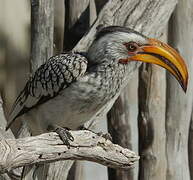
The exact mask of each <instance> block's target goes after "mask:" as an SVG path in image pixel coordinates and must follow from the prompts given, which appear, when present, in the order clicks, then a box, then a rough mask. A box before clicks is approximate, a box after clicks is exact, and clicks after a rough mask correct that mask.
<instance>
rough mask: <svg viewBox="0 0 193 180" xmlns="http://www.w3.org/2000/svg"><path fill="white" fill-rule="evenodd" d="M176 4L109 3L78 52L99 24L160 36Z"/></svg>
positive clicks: (171, 0)
mask: <svg viewBox="0 0 193 180" xmlns="http://www.w3.org/2000/svg"><path fill="white" fill-rule="evenodd" d="M175 4H176V0H164V1H163V0H160V1H158V0H156V1H148V0H143V1H139V0H138V1H136V0H131V1H127V0H122V1H119V0H112V1H109V2H108V3H107V4H106V5H105V6H104V8H103V10H101V13H100V15H99V18H98V20H97V21H96V23H95V25H94V26H93V27H92V28H91V30H90V32H89V33H88V34H87V35H86V36H85V37H84V38H83V39H82V40H81V41H80V42H79V43H78V45H77V46H76V50H86V49H87V48H88V46H89V45H90V44H91V42H92V40H93V38H94V34H95V32H96V27H97V26H98V25H99V24H103V25H112V24H114V25H126V26H129V27H131V28H135V29H137V30H139V31H141V32H143V33H145V34H147V35H149V34H152V33H153V34H154V33H155V34H156V35H159V34H160V32H161V31H162V30H163V28H164V25H165V24H166V22H167V20H168V18H169V15H170V14H171V12H172V10H173V7H174V5H175ZM44 57H46V56H44ZM34 69H35V68H34ZM104 113H106V111H104ZM12 141H13V140H12Z"/></svg>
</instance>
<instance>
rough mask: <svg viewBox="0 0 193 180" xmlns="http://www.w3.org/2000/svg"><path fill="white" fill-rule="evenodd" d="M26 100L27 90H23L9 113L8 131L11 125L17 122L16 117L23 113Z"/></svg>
mask: <svg viewBox="0 0 193 180" xmlns="http://www.w3.org/2000/svg"><path fill="white" fill-rule="evenodd" d="M25 100H26V94H25V91H22V92H21V93H20V95H19V96H18V97H17V99H16V100H15V102H14V104H13V106H12V108H11V111H10V113H9V117H8V123H7V126H6V129H5V130H6V131H7V130H8V129H9V128H10V127H11V125H12V124H13V123H14V122H15V120H16V118H17V117H18V116H20V115H21V114H22V111H23V110H24V105H23V102H25Z"/></svg>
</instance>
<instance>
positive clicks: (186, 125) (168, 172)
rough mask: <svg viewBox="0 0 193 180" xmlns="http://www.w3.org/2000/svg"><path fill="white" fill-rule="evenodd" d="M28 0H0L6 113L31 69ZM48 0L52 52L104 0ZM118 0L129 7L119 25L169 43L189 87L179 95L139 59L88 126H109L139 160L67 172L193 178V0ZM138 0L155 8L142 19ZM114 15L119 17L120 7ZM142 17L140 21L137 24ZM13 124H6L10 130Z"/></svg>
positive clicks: (73, 36) (83, 28) (78, 31)
mask: <svg viewBox="0 0 193 180" xmlns="http://www.w3.org/2000/svg"><path fill="white" fill-rule="evenodd" d="M50 1H51V0H50ZM35 2H38V1H35V0H31V1H26V0H15V1H13V0H0V91H1V94H2V96H3V100H4V103H5V115H7V113H8V111H9V110H10V107H11V105H12V103H13V102H14V100H15V98H16V96H17V95H18V93H19V91H20V90H21V89H22V88H23V87H24V85H25V82H26V81H27V79H28V78H29V76H30V61H31V59H33V58H32V56H31V43H32V42H31V3H35ZM52 2H53V6H54V12H53V13H54V29H53V31H54V38H53V45H51V46H52V48H53V53H52V50H51V51H50V53H51V55H52V54H58V53H60V52H62V51H68V50H71V49H72V48H73V47H74V46H75V45H76V43H77V42H78V41H79V40H80V39H81V37H82V36H83V35H84V34H85V33H86V32H87V31H88V30H89V27H90V26H91V25H92V24H93V23H94V22H95V20H96V18H97V16H98V15H99V12H100V11H101V9H102V7H103V6H104V5H105V3H106V2H107V0H95V1H94V0H82V1H80V0H65V1H64V0H55V1H52ZM121 2H122V6H126V7H127V6H128V7H129V6H131V7H132V8H133V9H132V10H131V12H130V16H129V17H128V19H127V21H126V20H125V22H124V23H122V22H121V18H120V19H119V20H120V23H122V25H125V26H129V27H131V28H134V29H136V30H138V31H140V32H145V34H146V35H149V36H151V37H157V38H159V39H162V40H163V41H165V42H168V43H169V44H170V45H171V46H173V47H174V48H176V49H178V51H180V53H181V54H182V56H183V57H184V58H185V59H186V60H187V64H188V67H189V74H190V81H189V87H188V91H187V94H186V95H185V94H184V93H183V92H182V91H181V89H180V88H179V86H178V84H177V83H176V81H175V80H174V79H173V78H172V77H171V76H170V75H168V74H166V73H165V71H163V70H162V69H160V68H158V67H157V66H150V65H143V66H142V67H141V68H140V69H139V70H138V71H136V72H135V73H134V75H133V78H132V79H131V81H130V83H129V85H128V87H126V89H125V91H124V92H123V93H122V95H121V96H120V97H119V98H118V100H117V101H116V103H115V105H114V107H113V108H112V110H111V111H110V112H109V113H108V115H107V117H106V116H105V117H104V119H105V120H102V121H100V122H98V123H97V124H96V126H95V130H96V131H103V132H107V129H108V130H109V131H110V133H111V135H112V137H113V141H114V143H118V144H120V145H122V146H123V147H127V148H130V149H132V150H133V151H135V152H136V153H138V154H139V155H140V157H141V159H140V162H139V164H136V165H135V168H134V169H131V170H129V171H120V170H112V169H108V170H107V168H106V167H104V166H101V165H98V164H95V163H90V162H76V163H75V164H74V165H73V168H72V169H71V171H70V173H69V177H68V179H69V180H72V179H75V180H90V179H92V180H95V179H96V180H106V179H109V180H137V179H139V180H191V179H192V180H193V140H192V139H193V117H192V102H193V83H192V75H193V73H192V72H193V63H192V60H193V51H192V49H193V0H179V1H177V0H166V1H163V0H162V1H161V0H160V1H158V0H154V1H148V0H141V1H134V0H127V1H124V0H123V1H117V4H121ZM159 2H160V3H162V4H160V3H159ZM143 3H146V4H148V3H149V6H148V8H152V9H154V8H155V9H156V8H157V6H159V7H160V9H159V10H158V11H156V12H153V13H152V15H149V14H148V13H147V12H148V8H146V9H145V10H144V14H145V15H146V18H150V19H151V21H148V23H149V24H148V25H147V22H146V21H145V18H144V17H142V16H141V17H140V15H141V14H140V13H141V11H142V10H143ZM64 4H65V5H64ZM171 4H172V5H171ZM176 4H177V6H175V5H176ZM170 6H171V7H170ZM162 7H163V8H162ZM172 11H173V13H172V15H171V12H172ZM159 13H162V14H168V17H167V19H169V21H168V23H165V24H163V25H162V26H163V27H161V25H160V27H161V30H160V29H159V28H157V27H159V26H156V29H155V32H153V31H154V28H155V27H154V26H153V24H156V23H155V22H154V18H153V16H155V17H157V16H158V14H159ZM117 14H118V15H119V16H120V17H121V15H122V12H121V11H120V12H118V13H117ZM128 14H129V13H128ZM170 15H171V17H170ZM130 17H131V18H130ZM143 18H144V21H143V22H144V24H143V25H141V24H140V23H141V21H140V20H141V19H143ZM162 18H163V19H162ZM123 19H124V18H123ZM133 19H138V20H137V22H140V23H137V22H136V20H133ZM165 19H166V17H165V16H164V15H163V16H160V18H159V20H160V22H165V21H166V20H165ZM156 21H158V19H156ZM113 23H114V24H119V22H116V21H113ZM148 29H150V30H148ZM40 61H43V60H40ZM16 129H17V128H16V127H15V128H13V131H14V133H15V134H16V132H17V131H16Z"/></svg>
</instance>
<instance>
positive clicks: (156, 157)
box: [109, 0, 177, 180]
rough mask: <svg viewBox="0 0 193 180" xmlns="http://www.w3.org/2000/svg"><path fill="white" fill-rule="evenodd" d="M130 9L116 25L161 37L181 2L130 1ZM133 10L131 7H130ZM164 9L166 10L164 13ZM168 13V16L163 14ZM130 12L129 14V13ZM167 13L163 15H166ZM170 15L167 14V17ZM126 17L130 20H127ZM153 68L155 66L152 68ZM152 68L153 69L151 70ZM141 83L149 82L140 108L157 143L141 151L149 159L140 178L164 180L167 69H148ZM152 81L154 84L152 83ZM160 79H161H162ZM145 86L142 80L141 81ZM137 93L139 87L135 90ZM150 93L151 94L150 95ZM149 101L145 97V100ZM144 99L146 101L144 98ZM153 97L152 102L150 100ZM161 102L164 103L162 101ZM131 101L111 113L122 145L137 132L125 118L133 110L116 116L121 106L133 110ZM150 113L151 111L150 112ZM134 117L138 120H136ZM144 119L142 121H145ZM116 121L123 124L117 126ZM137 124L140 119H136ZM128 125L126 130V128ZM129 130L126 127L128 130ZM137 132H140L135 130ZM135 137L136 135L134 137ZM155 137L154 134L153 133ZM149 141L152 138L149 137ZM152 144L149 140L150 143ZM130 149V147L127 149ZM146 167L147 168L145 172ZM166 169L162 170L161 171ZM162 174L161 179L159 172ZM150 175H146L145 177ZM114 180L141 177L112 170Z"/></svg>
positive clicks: (143, 156)
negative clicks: (164, 70)
mask: <svg viewBox="0 0 193 180" xmlns="http://www.w3.org/2000/svg"><path fill="white" fill-rule="evenodd" d="M129 3H130V5H129V6H126V5H125V6H123V7H121V8H124V7H126V8H127V12H125V11H124V10H120V11H118V12H119V16H118V17H117V19H116V18H115V21H114V22H116V23H118V24H119V25H120V24H121V25H125V26H129V27H132V28H134V29H136V30H138V31H140V32H142V33H144V34H146V35H150V36H154V37H159V36H160V33H161V32H162V31H163V29H164V28H165V26H166V24H167V22H168V20H169V17H170V15H171V13H172V11H173V9H174V7H175V5H176V3H177V0H173V1H165V0H162V1H129ZM128 7H129V8H128ZM162 10H163V11H162ZM163 12H164V13H163ZM125 13H128V14H125ZM162 13H163V14H162ZM165 13H166V14H165ZM123 17H127V18H126V19H124V18H123ZM150 68H151V66H150ZM151 69H152V68H151ZM140 75H141V80H142V79H143V81H145V82H146V84H145V85H144V86H143V87H142V86H140V91H141V92H143V95H142V94H141V96H140V97H139V100H141V101H140V102H139V103H140V106H141V107H142V106H143V107H144V108H143V109H142V108H140V114H143V115H144V116H143V118H144V119H143V120H148V121H151V123H153V124H154V125H152V127H151V128H148V129H147V133H150V132H151V131H155V134H154V136H155V137H154V140H153V144H149V143H148V142H146V141H145V143H144V144H146V147H147V146H148V147H149V149H146V147H143V148H144V149H141V150H140V152H141V154H140V155H142V158H144V159H143V160H145V159H146V161H143V162H141V166H140V167H141V169H140V177H139V178H140V179H150V178H154V179H163V178H162V177H164V175H165V174H166V172H165V171H166V160H165V155H164V153H165V147H164V143H163V144H162V146H161V148H159V146H157V144H159V143H160V141H161V142H163V141H164V137H165V134H164V132H165V130H164V127H165V124H164V122H165V98H162V96H163V97H165V91H164V90H165V89H164V82H165V78H164V73H163V70H159V68H153V73H151V71H150V70H149V72H147V71H146V70H145V71H144V72H143V73H142V74H140ZM144 75H145V76H144ZM150 79H151V81H150ZM158 79H159V80H158ZM139 84H141V81H140V82H139ZM128 86H132V84H130V83H129V85H128ZM135 90H136V91H137V87H136V88H135ZM146 90H147V91H148V92H147V94H146ZM126 94H127V96H129V97H132V94H129V92H126V91H124V94H123V95H122V96H124V97H125V96H126ZM144 96H145V97H147V98H145V97H144ZM142 98H143V99H142ZM148 98H149V99H148ZM159 100H160V101H159ZM130 103H131V102H130V101H129V99H128V98H121V102H120V101H119V105H117V104H116V103H115V107H113V109H112V110H111V112H110V114H112V115H111V118H110V120H109V121H112V122H111V124H113V125H112V127H111V128H112V129H116V130H115V131H114V135H112V136H113V138H114V139H113V140H114V141H116V142H117V140H119V139H121V140H122V141H123V140H124V142H122V141H121V140H119V143H120V144H121V145H126V144H127V145H129V144H131V142H132V139H133V138H134V137H132V136H133V133H131V132H130V131H128V129H131V131H132V128H131V127H133V121H134V120H133V119H132V120H129V119H128V116H124V114H127V115H128V114H129V109H126V108H125V109H126V110H125V111H124V113H116V111H117V112H122V110H121V107H129V104H130ZM147 111H148V112H147ZM133 118H134V117H133ZM141 119H142V118H141ZM115 120H117V121H121V122H117V123H115ZM135 121H137V118H136V119H135ZM157 121H159V122H161V124H160V128H157V126H159V123H158V124H157ZM141 125H142V124H141V122H140V123H139V126H141ZM123 126H124V127H123ZM125 127H126V128H125ZM143 128H144V129H145V128H147V124H144V126H143V127H142V126H141V128H140V129H143ZM135 133H137V132H136V131H135ZM131 135H132V136H131ZM150 136H152V134H150ZM142 138H143V134H142V133H140V134H139V139H140V142H143V140H144V139H142ZM146 138H149V137H146ZM147 141H148V140H147ZM125 147H128V146H125ZM142 167H143V169H142ZM160 167H162V168H160ZM160 172H161V173H162V175H161V176H160V175H159V173H160ZM145 173H146V174H145ZM110 177H111V178H110V179H119V180H121V179H122V180H126V179H129V180H130V179H134V178H135V179H136V178H137V174H136V172H134V173H133V174H131V173H128V172H120V171H116V172H115V170H112V175H110Z"/></svg>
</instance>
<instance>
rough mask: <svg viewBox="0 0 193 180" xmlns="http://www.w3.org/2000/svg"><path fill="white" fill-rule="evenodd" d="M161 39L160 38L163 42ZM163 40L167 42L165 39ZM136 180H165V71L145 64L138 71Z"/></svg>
mask: <svg viewBox="0 0 193 180" xmlns="http://www.w3.org/2000/svg"><path fill="white" fill-rule="evenodd" d="M162 39H163V38H162ZM165 39H166V38H165ZM139 72H140V73H139V98H138V101H139V116H138V127H139V137H140V138H139V154H140V156H141V159H140V162H139V165H140V166H139V169H140V171H139V179H140V180H163V179H166V166H167V164H166V157H165V141H166V132H165V108H166V98H165V96H166V77H165V71H163V69H161V68H160V67H157V66H152V65H148V64H144V65H143V66H142V67H141V68H140V71H139Z"/></svg>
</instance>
